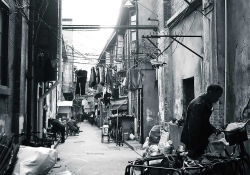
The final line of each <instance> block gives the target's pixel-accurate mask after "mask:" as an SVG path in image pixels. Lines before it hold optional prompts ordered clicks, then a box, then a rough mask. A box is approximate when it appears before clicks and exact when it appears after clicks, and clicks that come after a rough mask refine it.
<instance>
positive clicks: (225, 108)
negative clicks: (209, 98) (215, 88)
mask: <svg viewBox="0 0 250 175" xmlns="http://www.w3.org/2000/svg"><path fill="white" fill-rule="evenodd" d="M227 64H228V58H227V0H225V89H224V92H225V93H224V94H225V96H224V97H225V99H224V125H225V124H226V123H227Z"/></svg>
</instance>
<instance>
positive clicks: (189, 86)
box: [182, 77, 194, 117]
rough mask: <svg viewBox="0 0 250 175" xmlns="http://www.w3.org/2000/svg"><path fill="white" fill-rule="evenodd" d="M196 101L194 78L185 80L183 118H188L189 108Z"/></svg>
mask: <svg viewBox="0 0 250 175" xmlns="http://www.w3.org/2000/svg"><path fill="white" fill-rule="evenodd" d="M193 99H194V77H191V78H187V79H183V114H182V115H183V117H185V116H186V113H187V107H188V105H189V103H190V102H191V101H192V100H193Z"/></svg>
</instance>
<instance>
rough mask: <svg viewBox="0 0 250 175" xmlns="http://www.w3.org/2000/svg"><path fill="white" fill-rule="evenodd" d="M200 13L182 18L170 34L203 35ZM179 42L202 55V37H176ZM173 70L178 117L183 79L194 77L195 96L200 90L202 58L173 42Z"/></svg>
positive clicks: (179, 116)
mask: <svg viewBox="0 0 250 175" xmlns="http://www.w3.org/2000/svg"><path fill="white" fill-rule="evenodd" d="M202 22H203V21H202V15H201V14H200V13H197V12H194V13H192V14H190V15H189V16H187V17H186V18H185V19H183V21H182V22H180V23H179V24H178V25H176V26H175V27H173V28H172V29H170V30H171V32H170V33H171V34H172V35H175V34H177V35H201V36H202V35H203V23H202ZM177 39H178V40H179V41H180V42H181V43H183V44H184V45H186V46H187V47H189V48H190V49H192V50H193V51H195V52H196V53H198V54H199V55H203V40H202V38H197V37H195V38H193V37H190V38H189V37H187V38H177ZM169 56H170V57H172V60H173V72H174V76H173V79H174V82H173V83H174V97H173V98H174V100H173V103H174V116H173V117H174V118H177V119H180V118H181V117H182V113H183V82H182V81H183V79H186V78H191V77H194V88H195V89H194V92H195V97H197V96H198V95H199V94H200V92H201V81H202V74H201V72H202V59H201V58H199V57H198V56H196V55H195V54H194V53H192V52H190V51H189V50H187V49H186V48H184V47H183V46H181V45H180V44H177V43H176V42H174V43H173V44H172V45H171V55H169Z"/></svg>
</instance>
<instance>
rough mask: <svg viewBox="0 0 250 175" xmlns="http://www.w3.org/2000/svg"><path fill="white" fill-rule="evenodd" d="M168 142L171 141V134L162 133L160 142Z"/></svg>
mask: <svg viewBox="0 0 250 175" xmlns="http://www.w3.org/2000/svg"><path fill="white" fill-rule="evenodd" d="M167 141H169V132H166V131H164V130H163V131H162V132H161V138H160V141H159V142H167Z"/></svg>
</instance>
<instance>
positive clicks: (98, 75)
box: [96, 66, 100, 84]
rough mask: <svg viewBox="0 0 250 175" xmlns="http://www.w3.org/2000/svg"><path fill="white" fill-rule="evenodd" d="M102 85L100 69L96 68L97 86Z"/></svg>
mask: <svg viewBox="0 0 250 175" xmlns="http://www.w3.org/2000/svg"><path fill="white" fill-rule="evenodd" d="M99 83H100V72H99V67H98V66H97V67H96V84H99Z"/></svg>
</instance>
